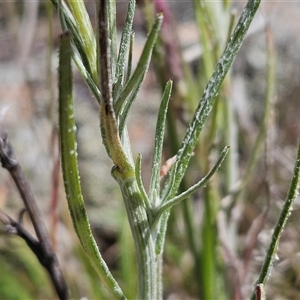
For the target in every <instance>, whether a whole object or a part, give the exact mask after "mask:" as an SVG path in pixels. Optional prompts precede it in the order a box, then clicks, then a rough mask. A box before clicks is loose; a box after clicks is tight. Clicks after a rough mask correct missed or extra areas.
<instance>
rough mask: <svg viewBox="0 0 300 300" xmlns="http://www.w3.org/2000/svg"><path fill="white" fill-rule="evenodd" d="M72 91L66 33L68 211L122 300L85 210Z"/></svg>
mask: <svg viewBox="0 0 300 300" xmlns="http://www.w3.org/2000/svg"><path fill="white" fill-rule="evenodd" d="M72 89H73V87H72V70H71V38H70V33H69V32H66V33H64V34H63V35H62V36H61V44H60V56H59V128H60V148H61V161H62V171H63V178H64V186H65V191H66V195H67V200H68V205H69V210H70V213H71V217H72V221H73V225H74V228H75V231H76V233H77V236H78V238H79V240H80V243H81V245H82V246H83V248H84V250H85V253H86V255H87V256H88V257H89V259H90V261H91V264H92V265H93V267H94V268H95V269H96V271H97V273H98V274H99V276H100V278H101V280H102V281H103V283H104V285H105V286H106V287H107V288H108V290H109V291H110V292H111V293H112V294H114V296H115V297H116V298H117V299H125V296H124V295H123V292H122V290H121V289H120V287H119V286H118V283H117V282H116V281H115V279H114V278H113V276H112V274H111V273H110V271H109V269H108V267H107V265H106V263H105V261H104V260H103V258H102V257H101V254H100V252H99V249H98V247H97V244H96V242H95V240H94V238H93V234H92V231H91V228H90V223H89V219H88V216H87V212H86V210H85V206H84V201H83V196H82V192H81V185H80V177H79V171H78V161H77V143H76V136H75V131H76V126H75V115H74V114H75V111H74V102H73V94H72Z"/></svg>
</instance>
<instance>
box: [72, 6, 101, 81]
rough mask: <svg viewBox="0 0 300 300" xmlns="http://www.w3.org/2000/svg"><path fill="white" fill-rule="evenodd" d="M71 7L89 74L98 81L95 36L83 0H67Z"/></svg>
mask: <svg viewBox="0 0 300 300" xmlns="http://www.w3.org/2000/svg"><path fill="white" fill-rule="evenodd" d="M68 3H69V6H70V8H71V11H72V14H73V17H74V20H75V23H76V25H75V26H76V29H77V33H78V35H79V37H78V39H80V41H81V45H82V48H83V51H84V53H85V55H86V57H87V60H88V62H89V66H90V69H91V75H92V78H93V79H94V81H95V82H97V81H98V71H97V50H96V38H95V34H94V31H93V28H92V24H91V21H90V17H89V15H88V13H87V11H86V8H85V4H84V1H83V0H76V1H74V0H68Z"/></svg>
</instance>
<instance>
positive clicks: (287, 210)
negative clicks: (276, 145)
mask: <svg viewBox="0 0 300 300" xmlns="http://www.w3.org/2000/svg"><path fill="white" fill-rule="evenodd" d="M299 178H300V140H299V142H298V153H297V160H296V163H295V167H294V174H293V179H292V182H291V186H290V188H289V191H288V195H287V198H286V200H285V202H284V205H283V207H282V211H281V213H280V216H279V219H278V221H277V224H276V226H275V228H274V232H273V234H272V238H271V243H270V246H269V249H268V251H267V255H266V258H265V261H264V263H263V266H262V268H261V271H260V275H259V277H258V280H257V282H256V284H263V285H264V286H265V284H266V282H267V280H268V279H269V277H270V274H271V269H272V266H273V263H274V261H275V258H276V255H277V249H278V244H279V240H280V237H281V234H282V231H283V229H284V226H285V224H286V222H287V220H288V218H289V216H290V215H291V212H292V209H293V203H294V201H295V199H296V197H297V195H298V189H299ZM251 299H252V300H254V299H255V294H253V295H252V297H251Z"/></svg>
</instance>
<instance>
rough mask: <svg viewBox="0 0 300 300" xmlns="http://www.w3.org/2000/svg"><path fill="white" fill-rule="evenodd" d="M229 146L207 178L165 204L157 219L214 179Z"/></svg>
mask: <svg viewBox="0 0 300 300" xmlns="http://www.w3.org/2000/svg"><path fill="white" fill-rule="evenodd" d="M229 148H230V147H229V146H226V147H225V148H224V149H223V150H222V152H221V154H220V156H219V158H218V160H217V161H216V163H215V164H214V166H213V167H212V168H211V170H210V171H209V172H208V173H207V174H206V176H205V177H203V178H202V179H201V180H200V181H199V182H197V183H196V184H194V185H193V186H191V187H190V188H189V189H188V190H186V191H184V192H183V193H181V194H179V195H178V196H176V197H174V198H172V199H170V200H168V201H167V202H164V203H163V204H162V205H161V206H160V207H159V209H158V210H157V212H156V214H155V218H159V217H160V216H161V215H162V214H163V212H164V211H166V210H169V209H170V208H171V207H172V206H174V205H176V204H178V203H180V202H181V201H183V200H184V199H187V198H188V197H190V196H191V195H192V194H194V193H195V192H196V191H197V190H199V189H200V188H201V187H203V186H205V185H206V184H207V182H208V181H209V180H210V179H211V178H212V176H213V175H214V174H215V173H216V171H217V170H218V169H219V168H220V166H221V164H222V162H223V161H224V159H225V157H226V155H227V153H228V151H229Z"/></svg>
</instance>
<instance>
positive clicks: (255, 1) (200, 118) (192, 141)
mask: <svg viewBox="0 0 300 300" xmlns="http://www.w3.org/2000/svg"><path fill="white" fill-rule="evenodd" d="M259 4H260V0H249V1H248V3H247V5H246V7H245V9H244V11H243V13H242V15H241V17H240V19H239V22H238V24H237V26H236V27H235V30H234V32H233V34H232V36H231V38H230V41H229V42H228V44H227V46H226V48H225V50H224V52H223V54H222V56H221V58H220V60H219V62H218V63H217V65H216V68H215V71H214V73H213V75H212V77H211V78H210V80H209V82H208V84H207V86H206V88H205V90H204V93H203V96H202V99H201V100H200V102H199V104H198V107H197V109H196V112H195V114H194V116H193V119H192V121H191V123H190V125H189V127H188V129H187V132H186V135H185V137H184V139H183V142H182V145H181V148H180V149H179V151H178V152H177V158H178V160H177V162H176V163H175V164H174V166H173V168H177V172H176V178H175V183H172V182H170V180H167V182H166V185H170V184H172V185H173V188H172V191H171V194H170V195H169V196H168V197H169V198H172V197H173V196H174V195H175V194H176V192H177V189H178V187H179V184H180V182H181V180H182V177H183V175H184V173H185V170H186V168H187V165H188V162H189V161H190V158H191V155H192V153H193V151H194V148H195V145H196V143H197V140H198V137H199V134H200V132H201V131H202V128H203V125H204V123H205V121H206V119H207V118H208V116H209V114H210V112H211V110H212V107H213V104H214V100H215V97H216V96H217V94H218V91H219V89H220V86H221V84H222V82H223V80H224V79H225V76H226V74H227V72H228V70H229V68H230V66H231V65H232V62H233V60H234V58H235V56H236V54H237V52H238V50H239V49H240V47H241V45H242V42H243V39H244V37H245V35H246V32H247V30H248V28H249V26H250V24H251V22H252V20H253V18H254V15H255V12H256V10H257V9H258V7H259Z"/></svg>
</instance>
